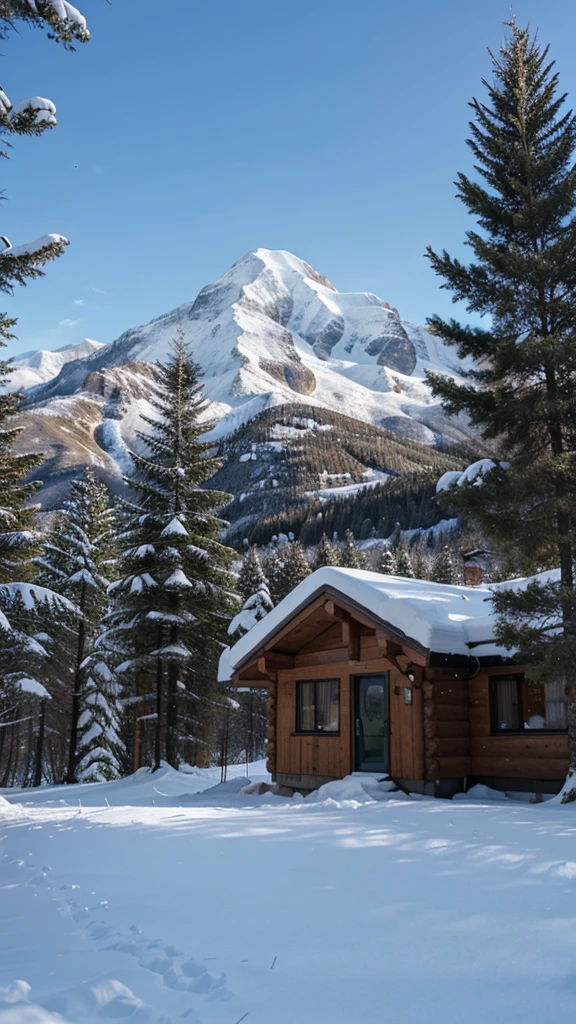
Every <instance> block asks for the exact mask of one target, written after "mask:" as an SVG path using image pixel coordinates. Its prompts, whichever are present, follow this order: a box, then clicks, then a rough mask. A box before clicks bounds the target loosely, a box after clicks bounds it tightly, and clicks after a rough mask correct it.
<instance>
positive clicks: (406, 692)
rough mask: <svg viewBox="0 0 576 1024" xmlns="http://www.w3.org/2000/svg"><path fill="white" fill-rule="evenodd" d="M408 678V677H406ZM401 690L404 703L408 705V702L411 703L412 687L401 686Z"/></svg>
mask: <svg viewBox="0 0 576 1024" xmlns="http://www.w3.org/2000/svg"><path fill="white" fill-rule="evenodd" d="M408 678H410V677H408ZM402 690H403V692H404V703H405V704H406V707H409V706H410V704H411V703H412V687H411V686H403V687H402Z"/></svg>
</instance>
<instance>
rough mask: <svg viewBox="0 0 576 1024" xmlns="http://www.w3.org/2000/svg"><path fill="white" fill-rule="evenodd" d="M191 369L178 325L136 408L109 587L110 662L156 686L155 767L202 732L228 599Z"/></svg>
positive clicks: (212, 464) (215, 463)
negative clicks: (127, 495) (145, 399)
mask: <svg viewBox="0 0 576 1024" xmlns="http://www.w3.org/2000/svg"><path fill="white" fill-rule="evenodd" d="M200 376H201V375H200V369H199V367H198V366H197V364H196V363H194V362H193V360H192V359H191V357H190V355H189V353H188V351H187V348H186V345H185V344H184V340H183V332H182V331H181V329H179V330H178V334H177V338H176V340H175V341H174V343H173V345H172V349H171V352H170V354H169V356H168V358H167V361H166V363H164V364H161V363H159V364H158V374H157V382H156V383H155V384H154V387H153V396H152V398H151V404H152V407H153V410H154V414H153V416H143V417H142V419H143V420H144V422H145V423H146V426H147V430H146V432H144V431H140V432H139V434H138V437H139V439H140V441H141V443H142V445H143V446H144V448H145V450H146V453H147V454H146V455H141V454H136V453H134V454H133V456H132V457H133V460H134V464H135V470H136V473H135V476H134V477H131V478H130V480H129V481H127V482H128V483H129V485H130V487H131V488H132V490H133V491H134V492H135V493H136V495H137V501H136V502H135V503H133V504H132V505H131V506H130V505H127V504H126V503H125V511H126V515H127V518H128V524H127V528H126V530H125V531H124V543H125V545H126V547H125V550H124V552H123V553H122V554H121V556H120V559H119V570H120V574H121V578H120V579H119V580H118V581H117V582H116V583H115V584H113V586H112V588H111V591H112V594H113V598H114V603H113V608H112V612H111V614H110V619H109V631H108V632H109V635H111V636H116V637H121V636H123V640H122V643H123V646H124V650H125V658H124V661H123V663H122V665H121V666H120V668H119V671H121V672H122V674H123V675H124V674H126V673H127V674H128V675H129V676H132V677H133V678H134V677H136V676H140V677H141V678H143V679H144V680H145V681H146V683H147V688H148V689H155V692H156V720H155V743H154V767H155V769H157V768H159V767H160V763H161V761H162V760H163V758H164V757H165V759H166V760H167V761H168V762H169V763H170V764H172V765H173V766H174V767H177V765H178V763H179V761H180V758H181V753H182V750H183V745H184V744H186V743H187V744H188V746H187V749H188V750H190V749H191V746H194V745H195V744H196V743H198V742H205V738H206V732H207V728H208V726H209V724H210V719H211V717H212V716H211V713H210V712H211V709H212V708H213V707H215V706H216V704H217V703H218V702H217V700H216V698H217V697H218V696H220V691H219V690H218V688H217V684H216V677H217V671H216V667H217V661H218V657H219V655H220V653H221V651H222V647H223V644H224V643H225V640H226V629H227V626H228V623H229V621H230V619H231V618H232V617H233V615H234V613H235V612H236V610H237V607H238V602H237V599H236V597H235V595H234V593H233V591H234V588H235V577H234V575H233V573H232V572H231V569H230V565H231V562H232V559H233V557H234V552H233V551H231V550H230V549H229V548H227V547H225V546H224V545H223V544H221V543H220V541H219V539H218V537H219V534H220V532H221V530H222V528H223V526H224V525H225V524H224V523H223V521H222V520H221V519H219V518H218V516H217V514H216V511H217V509H219V508H221V507H222V506H223V505H224V504H225V503H226V502H227V501H229V500H230V496H229V495H226V494H223V493H221V492H219V491H212V490H208V489H207V488H204V487H202V484H203V483H204V481H205V480H207V479H209V478H210V477H211V476H212V475H213V474H214V473H215V471H216V470H217V468H218V467H219V465H220V460H219V459H218V458H216V457H214V456H213V455H211V454H210V453H211V450H212V446H211V445H210V444H209V443H206V442H203V441H201V440H200V438H201V436H202V434H203V433H205V432H206V431H207V430H209V429H210V424H209V423H207V422H205V421H204V419H203V414H204V413H205V412H206V410H207V407H208V402H207V400H206V399H204V397H203V395H202V385H201V382H200ZM164 721H165V727H164Z"/></svg>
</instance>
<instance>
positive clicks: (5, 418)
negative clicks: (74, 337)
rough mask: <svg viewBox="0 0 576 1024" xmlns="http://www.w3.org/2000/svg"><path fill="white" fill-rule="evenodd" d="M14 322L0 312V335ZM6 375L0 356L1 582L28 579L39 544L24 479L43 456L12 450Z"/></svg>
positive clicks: (32, 486)
mask: <svg viewBox="0 0 576 1024" xmlns="http://www.w3.org/2000/svg"><path fill="white" fill-rule="evenodd" d="M0 288H1V280H0ZM15 322H16V321H15V320H7V319H6V317H2V316H1V315H0V338H4V339H6V340H9V339H10V338H13V334H12V333H11V331H10V328H11V327H13V326H14V324H15ZM4 345H5V341H2V340H0V346H4ZM9 376H10V360H0V583H12V582H13V581H15V580H29V579H31V577H32V575H33V574H34V571H35V570H34V563H33V559H34V555H35V554H37V553H38V544H39V535H38V532H37V530H36V528H35V518H36V513H37V512H38V508H39V506H37V505H36V506H35V505H32V504H31V503H30V502H31V499H32V496H33V495H34V493H35V492H36V490H37V488H38V486H39V485H38V484H36V483H26V482H25V481H26V478H27V477H28V476H29V474H30V473H31V472H32V470H33V469H35V468H36V467H37V466H38V465H40V463H41V462H42V456H41V455H17V454H16V452H15V451H14V443H15V441H16V439H17V437H19V435H20V434H21V432H22V430H23V427H20V426H16V425H14V424H13V417H14V416H15V415H16V413H17V411H18V406H19V404H20V398H21V396H20V395H16V394H6V393H2V390H1V389H2V387H3V385H5V384H7V383H8V381H9Z"/></svg>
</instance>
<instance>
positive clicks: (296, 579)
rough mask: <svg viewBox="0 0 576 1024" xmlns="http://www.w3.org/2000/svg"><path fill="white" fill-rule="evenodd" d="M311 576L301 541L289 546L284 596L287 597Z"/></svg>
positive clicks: (285, 566) (284, 579)
mask: <svg viewBox="0 0 576 1024" xmlns="http://www.w3.org/2000/svg"><path fill="white" fill-rule="evenodd" d="M309 575H310V564H309V562H308V559H307V558H306V555H305V554H304V548H303V547H302V545H301V544H300V543H299V541H297V540H294V541H292V543H291V544H288V545H287V547H286V549H285V554H284V568H283V572H282V588H281V589H282V596H283V597H287V595H288V594H290V593H291V592H292V591H293V590H294V588H295V587H297V586H298V584H299V583H302V580H305V579H306V577H307V576H309Z"/></svg>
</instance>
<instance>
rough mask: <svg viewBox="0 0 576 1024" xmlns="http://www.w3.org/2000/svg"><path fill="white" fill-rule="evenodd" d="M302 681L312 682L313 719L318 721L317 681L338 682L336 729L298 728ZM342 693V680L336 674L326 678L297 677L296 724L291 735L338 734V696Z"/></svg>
mask: <svg viewBox="0 0 576 1024" xmlns="http://www.w3.org/2000/svg"><path fill="white" fill-rule="evenodd" d="M304 683H308V684H310V683H313V684H314V721H315V722H317V721H318V701H317V699H316V687H317V685H318V683H337V684H338V728H337V729H318V728H315V729H301V728H300V721H301V717H300V710H301V704H302V697H301V693H302V685H303V684H304ZM341 693H342V680H341V679H340V678H339V677H338V676H329V677H328V678H314V679H297V680H296V726H295V729H294V732H293V733H292V735H293V736H339V735H340V727H341V714H340V696H341Z"/></svg>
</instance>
